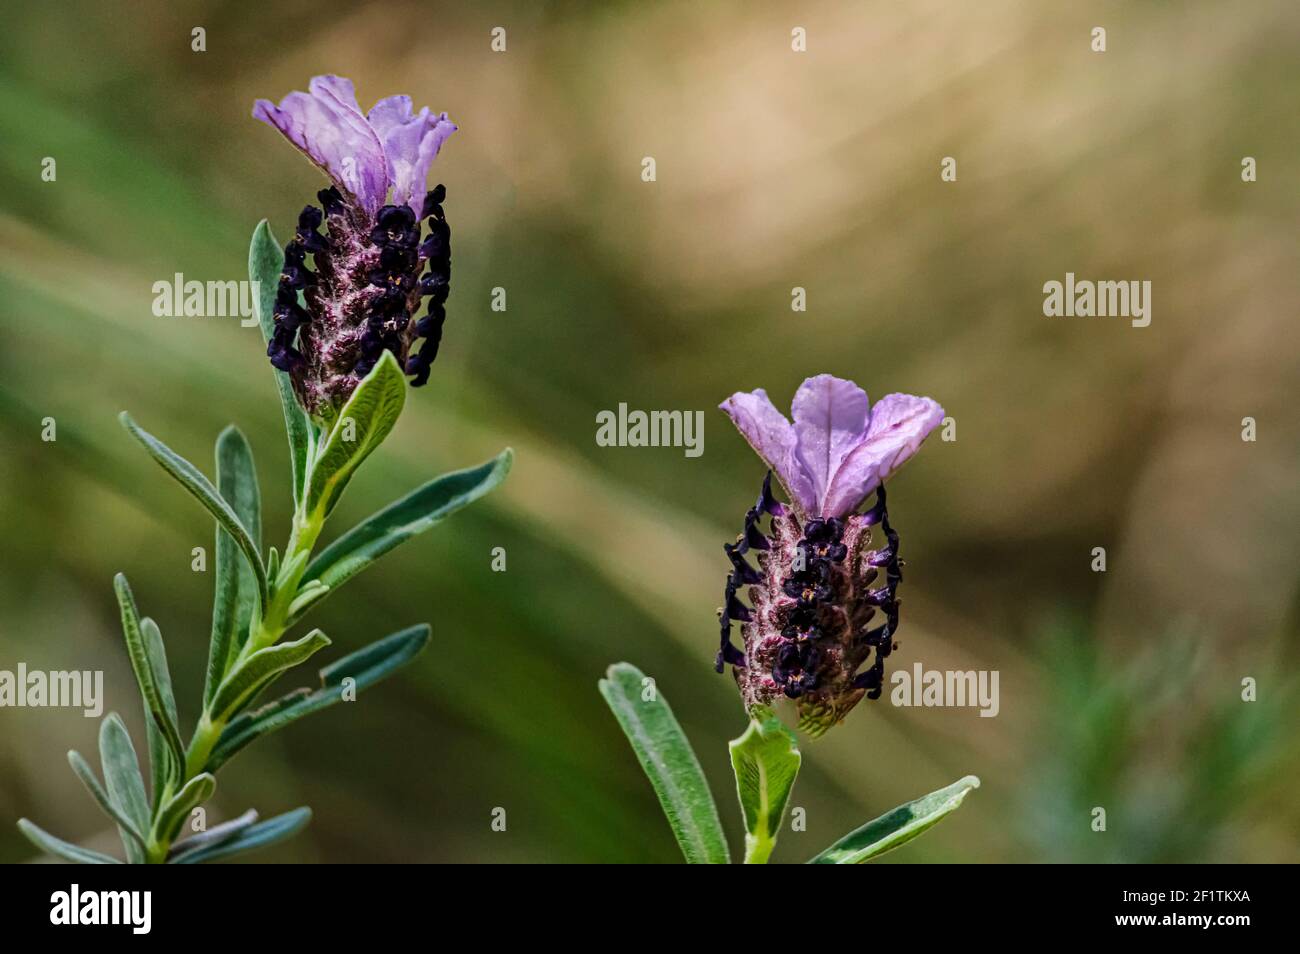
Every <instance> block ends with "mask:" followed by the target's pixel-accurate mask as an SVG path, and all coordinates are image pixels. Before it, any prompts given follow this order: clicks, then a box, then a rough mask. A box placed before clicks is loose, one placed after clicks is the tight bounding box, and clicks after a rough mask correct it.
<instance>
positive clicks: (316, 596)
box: [285, 580, 330, 627]
mask: <svg viewBox="0 0 1300 954" xmlns="http://www.w3.org/2000/svg"><path fill="white" fill-rule="evenodd" d="M329 592H330V588H329V587H328V586H326V585H325V584H324V583H322V582H321V581H320V580H308V581H307V582H306V583H304V584H303V585H302V586H300V587H299V588H298V593H297V595H296V596H294V598H293V602H292V603H290V604H289V613H288V622H287V623H286V624H285V625H286V627H288V626H292V625H293V624H294V623H296V622H297V621H298V620H300V619H302V617H303V614H304V613H306V612H307V610H309V609H311V608H312V607H313V606H315V605H316V604H317V603H319V602H320V601H321V600H323V599H324V598H325V597H326V596H328V595H329Z"/></svg>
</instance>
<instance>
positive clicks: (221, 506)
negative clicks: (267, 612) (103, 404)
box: [118, 411, 269, 606]
mask: <svg viewBox="0 0 1300 954" xmlns="http://www.w3.org/2000/svg"><path fill="white" fill-rule="evenodd" d="M118 420H120V421H121V422H122V426H123V427H125V428H126V430H127V432H128V433H129V434H130V435H131V436H132V437H134V438H135V439H136V440H138V441H139V442H140V443H141V444H143V445H144V448H145V450H147V451H148V452H149V454H150V455H151V456H152V457H153V459H154V460H155V461H157V462H158V465H159V466H160V467H162V469H163V470H165V471H167V473H168V474H170V475H171V476H172V477H174V478H175V479H176V481H177V482H178V483H180V485H181V486H182V487H184V488H185V489H186V490H187V491H189V492H190V494H191V495H193V497H194V498H195V499H196V500H198V502H199V503H201V504H203V506H204V507H205V508H206V509H207V511H208V512H209V513H210V514H212V516H213V517H214V518H216V521H217V523H219V524H220V525H221V526H222V527H224V528H225V529H226V532H227V533H229V534H230V535H231V537H233V538H234V541H235V543H236V544H238V545H239V549H241V550H242V551H243V552H244V556H246V557H247V558H248V564H249V566H250V567H252V570H253V576H254V578H255V580H256V582H257V595H258V598H259V599H260V600H261V605H262V606H266V605H268V603H269V600H268V599H267V585H266V568H265V567H264V566H263V565H262V555H261V553H259V552H258V549H257V545H256V544H255V543H254V542H253V538H252V536H251V535H250V534H249V532H248V530H247V529H246V528H245V527H244V525H243V524H242V523H240V521H239V516H238V515H237V514H236V513H235V511H234V510H232V509H231V507H230V504H228V503H226V501H225V500H224V499H222V497H221V494H219V493H217V488H216V487H213V486H212V482H211V481H210V480H208V478H206V477H204V476H203V474H202V473H201V472H200V471H199V469H198V468H197V467H195V466H194V465H193V464H191V463H190V462H189V461H187V460H186V459H185V458H184V457H182V456H180V455H179V454H177V453H176V452H175V451H173V450H172V449H171V448H170V447H168V446H167V445H166V444H164V443H163V442H162V441H160V440H158V438H156V437H154V436H153V435H152V434H150V433H149V432H148V431H146V430H144V429H143V428H142V427H140V425H138V424H137V423H136V422H135V421H133V420H131V415H130V414H128V413H126V411H123V412H122V413H121V414H119V415H118Z"/></svg>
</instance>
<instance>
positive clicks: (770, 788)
mask: <svg viewBox="0 0 1300 954" xmlns="http://www.w3.org/2000/svg"><path fill="white" fill-rule="evenodd" d="M729 748H730V750H731V767H732V770H733V771H734V772H735V773H736V794H737V795H738V796H739V797H740V810H741V812H742V813H743V815H744V817H745V831H746V834H745V863H746V864H764V863H766V861H767V859H768V856H769V855H771V853H772V848H773V847H775V845H776V837H777V835H778V834H780V832H781V823H782V821H783V820H784V818H785V806H786V804H787V803H788V802H789V801H790V792H791V790H792V789H793V788H794V781H795V778H797V777H798V775H799V764H800V762H801V760H802V756H801V755H800V754H799V743H798V741H797V740H796V739H795V737H794V733H792V732H791V731H790V730H789V729H787V728H786V727H785V724H784V723H782V722H781V720H780V719H778V718H777V717H776V715H775V714H773V713H772V712H771V711H770V710H769V711H767V712H756V713H755V717H754V718H753V719H751V721H750V723H749V728H747V729H746V730H745V734H744V735H742V736H741V737H740V738H738V739H733V740H732V741H731V743H730V745H729Z"/></svg>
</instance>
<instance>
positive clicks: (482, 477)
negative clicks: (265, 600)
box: [306, 448, 514, 590]
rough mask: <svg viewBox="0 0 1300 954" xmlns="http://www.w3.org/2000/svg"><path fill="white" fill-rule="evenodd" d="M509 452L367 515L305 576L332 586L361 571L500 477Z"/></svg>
mask: <svg viewBox="0 0 1300 954" xmlns="http://www.w3.org/2000/svg"><path fill="white" fill-rule="evenodd" d="M513 460H514V451H512V450H510V449H509V448H506V449H505V450H504V451H502V452H501V453H500V454H498V455H497V456H496V457H495V458H494V459H493V460H490V461H488V462H487V463H485V464H480V465H479V466H478V467H474V468H471V469H469V470H460V471H456V472H455V473H451V474H443V475H442V476H441V477H436V478H434V479H433V480H431V481H429V482H428V483H427V484H425V485H424V486H423V487H420V488H418V489H417V490H414V491H412V492H411V493H409V494H407V495H406V496H405V497H403V498H402V499H401V500H398V501H397V502H395V503H393V504H390V505H389V506H387V507H385V508H384V509H383V510H381V511H379V512H378V513H376V514H372V515H371V516H369V517H367V518H366V519H365V520H363V521H361V523H359V524H357V526H355V527H353V528H352V529H351V530H349V531H348V532H347V533H345V534H343V536H341V537H339V538H338V539H337V540H335V541H334V542H333V543H331V544H330V545H329V546H327V547H326V548H325V549H324V550H322V551H321V552H320V553H319V554H318V555H317V556H316V558H315V559H313V560H312V561H311V563H310V565H308V567H307V572H306V577H307V579H309V580H311V579H319V580H320V581H321V582H322V583H324V584H325V585H327V586H329V587H330V589H331V590H336V589H338V588H339V587H340V586H341V585H343V583H345V582H346V581H347V580H349V579H351V578H352V577H354V576H356V574H358V573H360V572H361V571H362V570H364V569H365V568H366V567H368V566H369V565H370V564H371V563H373V562H375V560H378V559H379V558H380V557H381V556H383V555H384V554H385V553H387V552H388V551H389V550H391V549H393V547H395V546H397V545H398V544H399V543H402V542H404V541H406V540H409V539H410V538H411V537H413V536H415V535H416V534H417V533H423V532H424V531H425V530H428V529H429V528H430V527H432V526H434V525H435V524H436V523H438V522H439V521H441V520H443V519H445V518H446V517H448V516H450V515H451V514H453V513H455V512H456V511H457V510H460V509H461V508H462V507H465V506H467V505H469V504H471V503H473V502H474V501H475V500H478V498H480V497H482V496H483V495H484V494H486V493H487V492H488V491H490V490H492V489H493V488H494V487H496V486H497V485H498V484H500V483H501V481H503V480H505V477H506V474H507V473H509V472H510V465H511V462H512V461H513Z"/></svg>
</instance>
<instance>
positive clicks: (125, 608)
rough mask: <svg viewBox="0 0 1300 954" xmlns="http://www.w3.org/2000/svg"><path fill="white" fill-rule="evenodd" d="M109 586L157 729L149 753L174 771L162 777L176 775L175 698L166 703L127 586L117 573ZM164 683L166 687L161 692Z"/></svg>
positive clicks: (179, 764) (179, 752) (181, 757)
mask: <svg viewBox="0 0 1300 954" xmlns="http://www.w3.org/2000/svg"><path fill="white" fill-rule="evenodd" d="M113 589H114V591H115V592H116V593H117V603H118V606H119V607H120V609H121V611H122V633H123V636H124V638H125V640H126V653H127V656H128V657H130V659H131V669H132V670H134V672H135V681H136V682H137V683H138V684H139V686H140V695H141V696H142V697H143V698H144V708H145V715H146V721H147V722H148V723H149V724H150V725H152V726H153V727H154V728H153V729H152V730H151V731H156V732H157V733H158V737H157V739H156V741H155V740H153V739H152V738H151V741H150V745H149V754H150V757H151V758H152V759H153V760H154V762H155V765H164V766H169V767H168V770H167V771H168V772H175V773H176V774H175V775H170V774H167V773H164V777H166V778H176V777H179V774H180V771H181V770H182V768H183V766H184V765H185V749H184V747H183V746H182V745H181V736H180V732H179V731H178V730H177V728H176V716H175V712H176V705H175V702H174V701H172V702H171V703H170V704H169V702H168V700H169V699H170V697H171V678H170V677H169V676H168V677H164V676H162V675H161V674H160V673H158V672H157V671H156V670H155V669H154V662H153V660H154V657H155V656H156V655H157V652H156V651H151V650H150V648H149V645H148V644H147V643H146V640H145V635H144V632H143V630H142V629H141V624H140V611H139V610H138V609H136V605H135V597H134V596H132V595H131V587H130V586H129V585H128V584H127V582H126V577H125V576H123V575H122V574H121V573H119V574H117V576H115V577H113ZM158 645H159V646H161V639H159V640H158ZM164 685H165V686H166V687H167V688H166V691H165V692H164V689H163V686H164ZM169 759H170V762H168V760H169ZM154 777H155V781H156V780H157V778H158V777H159V776H158V773H157V772H156V771H155V773H154ZM159 791H161V789H159ZM157 798H158V794H157V793H155V801H156V800H157Z"/></svg>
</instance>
